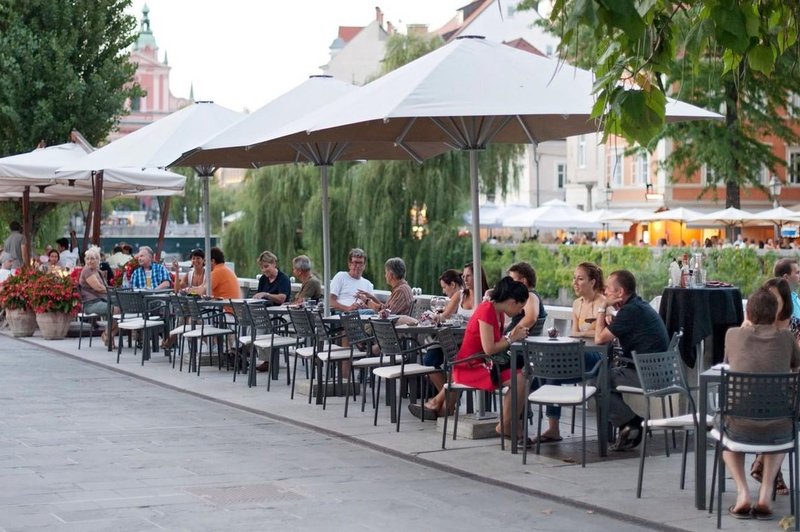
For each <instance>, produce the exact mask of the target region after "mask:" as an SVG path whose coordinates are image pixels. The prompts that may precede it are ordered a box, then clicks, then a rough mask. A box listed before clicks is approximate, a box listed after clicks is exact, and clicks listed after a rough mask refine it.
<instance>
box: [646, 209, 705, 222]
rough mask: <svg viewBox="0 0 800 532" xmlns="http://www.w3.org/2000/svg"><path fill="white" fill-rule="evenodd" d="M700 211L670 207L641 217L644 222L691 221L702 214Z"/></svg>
mask: <svg viewBox="0 0 800 532" xmlns="http://www.w3.org/2000/svg"><path fill="white" fill-rule="evenodd" d="M702 215H703V213H702V212H700V211H694V210H692V209H687V208H685V207H678V208H677V209H668V210H665V211H661V212H654V213H651V214H649V215H648V216H643V217H641V218H640V221H642V222H659V221H661V222H682V223H686V222H691V221H692V220H694V219H695V218H698V217H700V216H702Z"/></svg>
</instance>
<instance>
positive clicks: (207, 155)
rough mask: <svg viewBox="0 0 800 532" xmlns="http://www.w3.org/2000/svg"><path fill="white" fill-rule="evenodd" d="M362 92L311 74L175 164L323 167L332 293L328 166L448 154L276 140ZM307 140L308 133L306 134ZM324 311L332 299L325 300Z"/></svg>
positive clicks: (326, 271) (326, 268)
mask: <svg viewBox="0 0 800 532" xmlns="http://www.w3.org/2000/svg"><path fill="white" fill-rule="evenodd" d="M358 90H360V89H358V88H357V87H355V86H353V85H351V84H349V83H344V82H342V81H338V80H336V79H333V78H332V77H331V76H311V77H309V78H308V79H307V80H306V81H304V82H303V83H301V84H300V85H298V86H297V87H295V88H293V89H291V90H289V91H288V92H286V93H284V94H282V95H281V96H279V97H277V98H276V99H274V100H272V101H271V102H269V103H267V104H266V105H264V106H263V107H261V108H260V109H258V110H257V111H255V112H254V113H252V114H250V115H248V116H247V117H245V118H244V119H242V120H241V121H240V122H237V123H236V124H234V125H232V126H230V127H229V128H228V129H226V130H224V131H222V132H220V133H218V134H217V135H216V136H214V137H213V138H210V139H207V140H206V142H204V143H203V144H197V145H195V146H193V148H195V149H193V150H191V151H189V152H188V153H186V154H185V155H184V156H183V157H181V159H180V160H179V161H176V164H179V165H191V166H194V165H198V164H200V165H219V166H226V167H239V168H249V167H258V166H264V165H267V164H280V163H291V162H310V163H312V164H314V165H315V166H318V167H319V170H320V181H321V195H322V198H321V199H322V202H321V203H322V249H323V251H322V255H323V284H324V286H325V291H326V294H327V293H329V292H328V289H329V284H330V278H331V272H330V263H331V260H330V256H331V253H330V212H329V211H330V201H329V198H328V168H329V167H330V166H331V165H333V163H335V162H337V161H352V160H361V159H392V160H405V159H412V160H416V161H418V162H421V161H422V159H423V158H427V157H432V156H434V155H438V154H440V153H443V152H445V151H447V147H445V146H440V145H423V144H420V145H413V146H412V147H411V148H410V149H405V148H404V147H401V146H399V145H397V144H396V143H394V142H393V141H388V142H387V141H377V142H376V141H374V140H373V139H370V138H366V139H358V140H356V141H352V142H350V141H347V139H344V140H345V141H343V142H338V141H332V142H308V141H307V139H306V138H300V139H298V140H295V141H293V142H278V141H276V139H280V138H281V137H284V136H286V135H287V133H290V132H291V133H295V132H298V131H305V130H306V129H307V128H308V127H310V125H311V124H313V123H314V122H313V121H310V120H309V117H310V116H313V115H314V112H315V111H317V110H318V109H320V108H322V107H324V106H325V105H334V106H335V105H337V104H336V103H334V102H338V101H339V100H340V99H341V98H343V97H345V96H346V95H348V94H351V93H353V92H356V91H358ZM303 137H305V135H303ZM324 305H325V313H326V314H328V313H329V312H330V301H329V299H328V298H327V297H326V298H325V302H324Z"/></svg>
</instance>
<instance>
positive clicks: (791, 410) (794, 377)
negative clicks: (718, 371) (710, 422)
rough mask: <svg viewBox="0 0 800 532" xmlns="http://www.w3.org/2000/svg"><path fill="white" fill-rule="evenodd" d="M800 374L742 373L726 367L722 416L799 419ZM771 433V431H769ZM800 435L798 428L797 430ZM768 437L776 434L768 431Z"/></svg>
mask: <svg viewBox="0 0 800 532" xmlns="http://www.w3.org/2000/svg"><path fill="white" fill-rule="evenodd" d="M799 378H800V374H798V373H740V372H734V371H725V370H722V375H721V379H722V385H721V387H720V416H721V418H722V419H723V421H722V424H723V426H724V419H725V418H726V417H728V416H733V417H737V418H747V419H755V420H762V421H767V420H777V419H790V420H792V422H793V423H794V422H795V420H796V419H797V386H798V379H799ZM767 432H768V431H767ZM793 434H795V435H796V434H797V430H796V429H794V430H793ZM765 437H766V438H767V439H769V438H773V437H774V434H765Z"/></svg>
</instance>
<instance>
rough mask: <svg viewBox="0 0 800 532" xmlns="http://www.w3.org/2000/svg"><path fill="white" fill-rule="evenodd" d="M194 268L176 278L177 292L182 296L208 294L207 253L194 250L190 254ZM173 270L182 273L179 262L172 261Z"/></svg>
mask: <svg viewBox="0 0 800 532" xmlns="http://www.w3.org/2000/svg"><path fill="white" fill-rule="evenodd" d="M189 260H191V261H192V268H191V269H190V270H189V271H188V272H186V273H185V274H184V275H181V274H180V273H178V275H177V276H176V277H175V291H176V292H178V293H182V294H193V295H200V296H202V295H203V294H205V293H206V253H205V251H203V250H202V249H193V250H192V252H191V253H190V254H189ZM172 269H173V271H175V272H180V269H179V267H178V261H177V260H173V261H172Z"/></svg>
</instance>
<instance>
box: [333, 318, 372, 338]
mask: <svg viewBox="0 0 800 532" xmlns="http://www.w3.org/2000/svg"><path fill="white" fill-rule="evenodd" d="M339 320H340V322H341V324H342V328H343V329H344V334H345V335H347V341H348V342H349V343H350V345H353V344H357V343H360V342H366V341H369V340H372V339H373V338H372V336H370V335H369V334H368V333H367V330H366V329H365V328H364V323H363V322H362V321H361V316H360V315H359V314H358V311H357V310H352V311H349V312H342V313H341V314H339Z"/></svg>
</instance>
